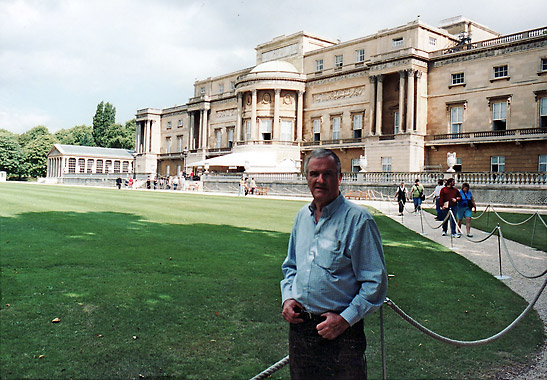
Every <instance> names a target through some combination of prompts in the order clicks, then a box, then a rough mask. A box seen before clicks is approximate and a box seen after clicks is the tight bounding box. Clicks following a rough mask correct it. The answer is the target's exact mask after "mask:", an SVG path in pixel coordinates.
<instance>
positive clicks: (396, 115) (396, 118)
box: [393, 111, 401, 134]
mask: <svg viewBox="0 0 547 380" xmlns="http://www.w3.org/2000/svg"><path fill="white" fill-rule="evenodd" d="M400 130H401V129H400V127H399V111H395V113H394V114H393V131H394V132H395V134H397V133H399V131H400Z"/></svg>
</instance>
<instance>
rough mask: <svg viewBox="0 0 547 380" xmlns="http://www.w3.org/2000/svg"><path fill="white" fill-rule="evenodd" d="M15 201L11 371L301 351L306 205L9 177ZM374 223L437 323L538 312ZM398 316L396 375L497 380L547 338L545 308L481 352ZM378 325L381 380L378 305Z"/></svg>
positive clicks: (203, 372)
mask: <svg viewBox="0 0 547 380" xmlns="http://www.w3.org/2000/svg"><path fill="white" fill-rule="evenodd" d="M0 205H1V207H0V257H1V263H0V264H1V283H0V285H1V292H2V293H1V298H2V300H1V309H0V322H1V324H0V349H1V351H0V373H1V377H2V378H3V379H19V378H35V379H36V378H40V379H42V378H50V379H61V378H63V379H64V378H86V379H87V378H111V379H118V378H120V379H138V378H139V377H140V376H143V377H144V378H145V379H146V378H167V377H171V378H177V379H246V378H251V377H253V376H254V375H256V374H257V373H259V372H260V371H262V370H263V369H264V368H266V367H268V366H269V365H271V364H273V363H274V362H276V361H277V360H279V359H281V358H283V357H284V356H285V355H287V331H288V329H287V325H286V323H285V322H284V321H283V320H282V319H281V316H280V311H281V310H280V292H279V281H280V280H281V270H280V266H281V263H282V261H283V259H284V257H285V254H286V246H287V242H288V237H289V233H290V229H291V226H292V222H293V218H294V215H295V214H296V211H297V210H298V209H299V208H300V207H302V205H304V202H301V201H280V200H268V199H259V198H237V197H219V196H205V195H197V194H182V193H177V194H174V193H160V192H144V191H124V190H122V191H118V190H114V189H94V188H78V187H63V186H41V185H36V184H22V183H9V182H8V183H2V184H0ZM375 218H376V220H377V223H378V225H379V228H380V231H381V233H382V238H383V241H384V247H385V254H386V260H387V266H388V271H389V273H390V274H393V275H394V277H392V279H391V280H390V288H389V291H388V296H389V297H390V298H391V299H393V300H394V301H395V302H396V303H397V304H398V305H400V306H401V307H402V308H403V309H404V310H405V311H407V312H408V313H409V314H411V315H412V316H413V317H415V318H416V319H417V320H418V321H420V322H421V323H423V324H425V325H427V326H428V327H429V328H431V329H433V330H435V331H437V332H439V333H441V334H443V335H447V336H450V337H454V338H457V339H478V338H484V337H487V336H490V335H492V334H494V333H496V332H498V331H500V330H501V329H503V328H504V327H505V326H507V325H508V324H509V323H510V322H511V321H512V320H513V319H514V318H515V317H516V316H517V315H518V314H519V313H520V312H521V311H522V310H523V309H524V308H525V307H526V302H525V301H524V300H523V299H522V298H521V297H519V296H517V295H515V294H514V293H513V292H511V291H510V290H509V289H508V288H507V287H506V286H505V285H504V284H503V283H501V282H500V281H498V280H496V279H494V278H493V277H492V276H491V275H490V274H488V273H485V272H484V271H482V270H481V269H479V268H477V267H476V266H474V265H473V264H471V263H470V262H468V261H467V260H465V259H464V258H462V257H460V256H459V255H457V254H455V253H454V252H452V251H450V250H448V249H446V248H443V247H441V246H439V245H437V244H435V243H433V242H431V241H430V240H427V239H425V238H424V237H422V236H420V235H419V234H416V233H414V232H411V231H409V230H406V229H405V227H403V226H401V225H400V224H398V223H396V222H394V221H391V220H390V219H389V218H387V217H384V216H383V215H381V214H379V213H376V212H375ZM384 314H385V326H386V345H387V355H388V356H387V369H388V378H390V379H401V378H405V379H439V378H443V379H447V378H452V379H464V378H474V379H477V378H489V377H491V375H492V373H493V372H494V371H495V369H496V368H499V367H500V366H503V365H511V364H512V363H518V362H523V361H526V360H527V359H528V358H529V357H530V355H532V354H533V353H534V351H535V350H537V349H538V347H539V345H540V344H541V343H542V341H543V338H544V337H543V330H542V323H541V321H540V320H539V318H538V316H537V313H535V312H533V313H532V314H531V315H529V316H528V317H527V318H526V319H525V320H524V321H523V322H522V323H521V324H520V325H519V326H518V327H517V328H516V329H514V330H513V331H512V332H511V333H510V334H509V335H508V336H507V337H505V338H502V339H501V340H499V341H497V342H495V343H493V344H490V345H487V346H481V347H475V348H456V347H452V346H447V345H445V344H443V343H440V342H437V341H434V340H432V339H431V338H429V337H426V336H425V335H423V334H422V333H420V332H418V331H417V330H415V329H414V328H412V327H411V326H410V325H409V324H408V323H406V322H405V321H403V320H401V319H400V317H398V316H397V315H396V314H395V313H393V312H392V311H391V310H389V309H387V308H386V309H385V312H384ZM54 318H60V319H61V322H59V323H52V322H51V321H52V320H53V319H54ZM365 328H366V334H367V339H368V349H367V360H368V363H369V378H371V379H378V378H381V357H380V330H379V318H378V314H374V315H372V316H370V317H369V318H368V319H367V320H366V327H365ZM272 378H274V379H288V378H289V376H288V371H287V369H286V368H285V369H283V370H281V371H279V372H277V373H276V374H275V375H273V376H272Z"/></svg>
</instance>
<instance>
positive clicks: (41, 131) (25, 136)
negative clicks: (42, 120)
mask: <svg viewBox="0 0 547 380" xmlns="http://www.w3.org/2000/svg"><path fill="white" fill-rule="evenodd" d="M50 135H51V133H50V132H49V130H48V129H47V127H44V126H43V125H39V126H37V127H34V128H32V129H31V130H28V131H26V132H24V133H21V134H20V135H19V144H21V146H22V147H24V146H26V145H27V144H28V143H29V142H31V141H32V140H35V139H36V138H38V137H39V136H50Z"/></svg>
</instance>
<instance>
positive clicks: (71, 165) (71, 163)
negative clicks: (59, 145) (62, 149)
mask: <svg viewBox="0 0 547 380" xmlns="http://www.w3.org/2000/svg"><path fill="white" fill-rule="evenodd" d="M68 172H69V173H76V159H75V158H73V157H71V158H69V159H68Z"/></svg>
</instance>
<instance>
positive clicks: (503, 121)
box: [492, 102, 507, 131]
mask: <svg viewBox="0 0 547 380" xmlns="http://www.w3.org/2000/svg"><path fill="white" fill-rule="evenodd" d="M506 129H507V102H495V103H492V130H494V131H504V130H506Z"/></svg>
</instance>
